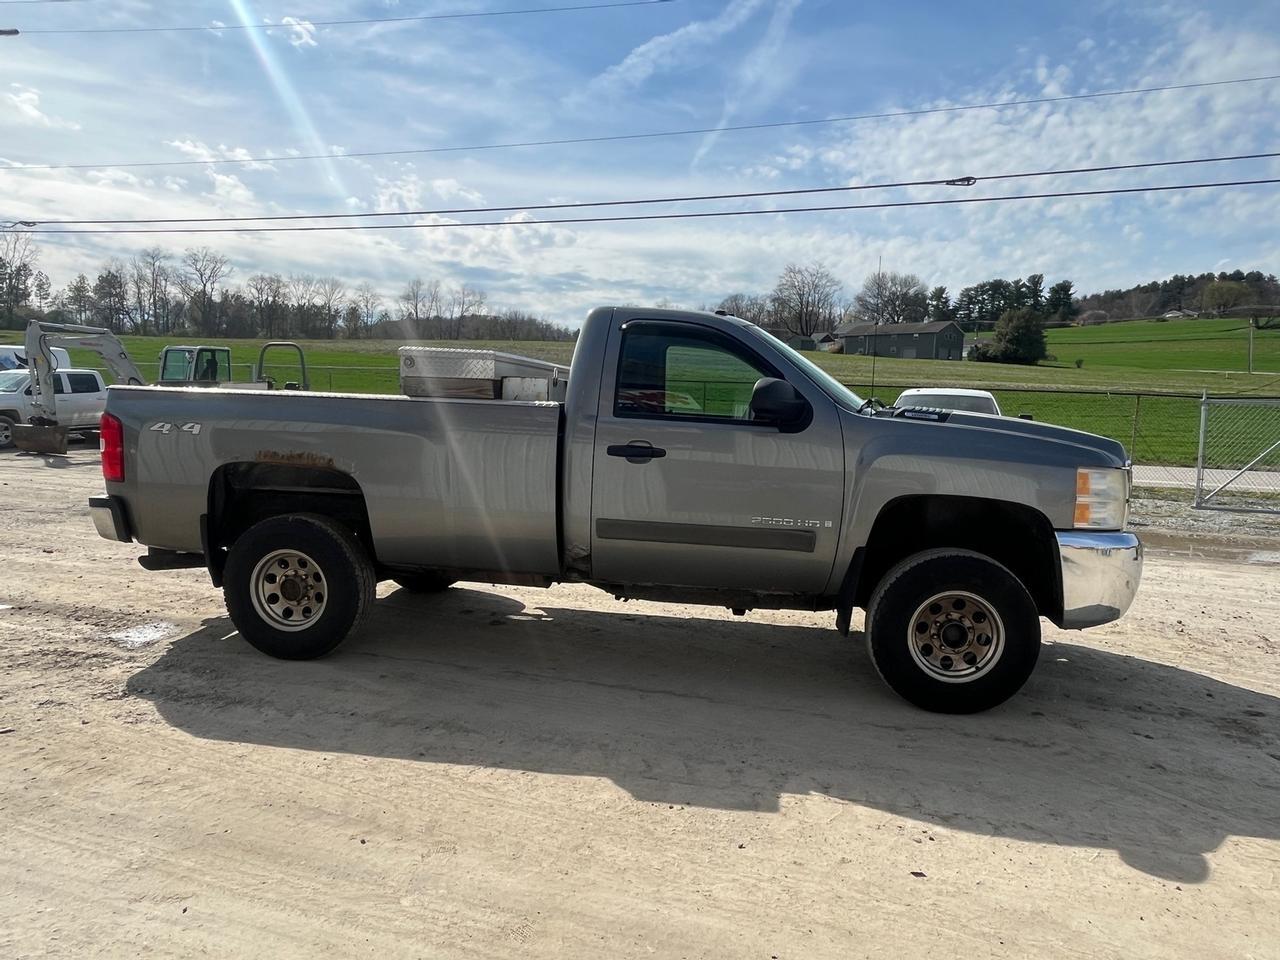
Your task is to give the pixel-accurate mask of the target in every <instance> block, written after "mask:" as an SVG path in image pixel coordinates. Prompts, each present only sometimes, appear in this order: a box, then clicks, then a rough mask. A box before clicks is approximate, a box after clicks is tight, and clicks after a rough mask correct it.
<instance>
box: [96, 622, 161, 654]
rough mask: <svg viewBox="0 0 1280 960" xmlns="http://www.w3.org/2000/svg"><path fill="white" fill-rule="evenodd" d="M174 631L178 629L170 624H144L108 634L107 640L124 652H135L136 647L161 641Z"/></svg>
mask: <svg viewBox="0 0 1280 960" xmlns="http://www.w3.org/2000/svg"><path fill="white" fill-rule="evenodd" d="M176 629H178V628H177V627H176V626H175V625H174V624H172V623H164V622H158V623H144V624H142V625H141V626H137V627H130V628H129V629H127V630H117V631H116V632H115V633H109V634H107V640H108V641H109V642H111V643H114V644H116V645H117V646H121V647H124V648H125V649H126V650H136V649H137V648H138V647H145V646H147V645H148V644H152V643H155V642H156V641H157V640H163V639H164V638H165V637H167V636H169V634H171V633H173V631H174V630H176Z"/></svg>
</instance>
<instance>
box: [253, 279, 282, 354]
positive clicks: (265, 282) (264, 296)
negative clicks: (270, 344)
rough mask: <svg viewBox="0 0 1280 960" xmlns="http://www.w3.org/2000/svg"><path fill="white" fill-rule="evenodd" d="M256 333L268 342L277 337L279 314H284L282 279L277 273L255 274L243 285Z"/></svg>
mask: <svg viewBox="0 0 1280 960" xmlns="http://www.w3.org/2000/svg"><path fill="white" fill-rule="evenodd" d="M244 286H245V290H246V291H247V292H248V294H249V299H250V300H251V301H253V312H254V315H255V319H256V320H257V325H258V332H259V333H261V334H262V335H263V336H265V337H266V338H267V339H268V340H270V339H272V338H273V337H276V336H279V335H280V333H279V330H278V328H279V326H280V320H281V319H282V318H281V314H282V313H283V312H284V294H285V283H284V278H283V277H282V276H280V274H278V273H255V274H254V275H253V276H252V277H250V278H249V279H248V281H247V282H246V283H245V285H244Z"/></svg>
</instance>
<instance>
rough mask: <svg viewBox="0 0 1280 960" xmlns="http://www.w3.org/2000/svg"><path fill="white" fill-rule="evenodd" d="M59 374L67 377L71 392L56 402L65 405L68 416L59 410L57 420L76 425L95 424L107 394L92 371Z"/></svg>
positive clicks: (103, 406)
mask: <svg viewBox="0 0 1280 960" xmlns="http://www.w3.org/2000/svg"><path fill="white" fill-rule="evenodd" d="M61 376H64V377H66V378H67V385H68V386H69V387H70V388H71V392H70V393H68V394H66V395H65V396H64V397H63V398H62V399H61V400H59V401H58V403H59V404H65V405H66V407H67V409H68V410H69V412H70V416H69V417H63V416H62V412H61V410H59V412H58V420H59V421H60V422H62V423H67V424H69V425H71V426H76V427H85V426H90V425H92V426H97V424H98V420H99V418H100V417H101V416H102V411H103V410H104V409H105V408H106V405H107V395H106V391H105V390H104V389H103V388H102V383H101V381H100V380H98V378H97V377H96V376H95V375H94V374H92V373H65V374H61Z"/></svg>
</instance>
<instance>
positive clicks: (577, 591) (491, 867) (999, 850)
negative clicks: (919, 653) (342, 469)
mask: <svg viewBox="0 0 1280 960" xmlns="http://www.w3.org/2000/svg"><path fill="white" fill-rule="evenodd" d="M98 488H99V478H98V466H97V462H96V456H95V455H92V454H88V453H73V454H72V455H71V456H70V457H68V458H65V459H60V458H48V459H42V458H38V457H27V456H19V455H16V454H12V453H0V502H2V503H3V504H4V517H5V523H4V524H3V525H0V556H3V557H4V558H5V563H4V572H3V579H2V580H0V640H3V642H2V643H0V821H2V822H3V823H4V856H3V858H0V956H4V957H6V958H21V957H45V956H50V957H84V956H94V957H103V956H119V957H139V956H148V957H150V956H196V955H210V956H223V957H227V956H234V957H240V956H271V957H273V958H292V957H306V958H315V957H329V956H332V957H351V956H374V957H378V958H379V960H390V958H400V957H432V958H454V957H457V958H472V957H474V958H485V960H491V958H501V957H521V958H527V957H533V958H541V957H545V958H599V957H609V958H617V957H664V958H665V957H672V958H679V957H731V958H742V957H746V958H753V957H754V958H761V960H770V958H773V957H777V958H780V960H788V958H815V957H819V958H821V957H839V958H842V960H843V958H857V957H876V958H883V957H890V956H892V957H916V956H951V955H956V956H970V957H1009V958H1024V957H1033V956H1034V957H1049V958H1078V957H1124V958H1126V960H1132V958H1161V960H1169V958H1196V960H1201V958H1205V957H1233V958H1249V957H1252V958H1263V957H1271V958H1274V957H1277V956H1280V909H1277V907H1280V894H1278V893H1277V884H1276V878H1277V877H1278V876H1280V808H1278V807H1277V804H1276V797H1277V796H1280V699H1278V697H1280V669H1277V668H1278V667H1280V627H1278V626H1277V624H1280V591H1277V590H1275V589H1274V586H1275V583H1276V580H1277V577H1276V572H1277V571H1276V568H1275V567H1263V566H1246V565H1242V564H1238V563H1228V562H1218V561H1211V560H1195V561H1191V560H1186V559H1176V558H1173V557H1170V556H1152V557H1151V558H1150V559H1149V562H1148V568H1147V577H1146V582H1145V583H1144V586H1143V589H1142V593H1141V595H1140V596H1139V599H1138V602H1137V605H1136V607H1135V609H1134V610H1133V611H1132V612H1131V614H1130V615H1129V616H1128V617H1127V618H1126V619H1125V620H1123V621H1122V622H1120V623H1118V624H1114V625H1110V626H1108V627H1105V628H1102V629H1099V630H1097V631H1093V632H1090V633H1087V634H1067V633H1063V632H1060V631H1057V630H1055V629H1053V628H1052V627H1046V641H1047V642H1046V645H1045V647H1044V649H1043V653H1042V657H1041V664H1040V667H1039V669H1038V671H1037V673H1036V675H1035V676H1034V677H1033V678H1032V680H1031V682H1030V683H1029V685H1028V687H1027V688H1026V689H1025V690H1024V691H1023V692H1022V693H1021V694H1020V695H1019V696H1018V697H1016V698H1015V699H1014V700H1013V701H1011V702H1010V703H1008V704H1007V705H1005V706H1004V707H1002V708H1000V709H998V710H995V711H992V712H990V713H988V714H985V715H981V716H976V717H944V716H934V715H930V714H925V713H921V712H919V711H916V710H914V709H912V708H911V707H909V706H907V705H905V704H904V703H902V702H900V701H898V700H897V699H895V698H894V697H893V696H892V695H891V694H890V693H888V692H887V691H886V690H885V689H884V687H883V686H882V685H881V684H880V682H879V681H878V680H877V679H876V677H875V675H874V670H873V669H872V667H871V666H870V664H869V663H868V661H867V659H866V657H865V654H864V652H863V650H862V646H861V644H860V643H859V642H856V641H855V642H848V641H844V640H841V639H840V638H839V637H838V636H837V635H836V634H835V633H834V631H832V630H831V629H830V615H829V614H805V613H760V614H753V615H751V616H749V617H747V618H733V617H732V616H731V615H730V614H728V612H722V611H717V610H709V609H701V608H694V607H676V606H668V605H662V604H649V603H631V604H626V605H622V604H618V603H615V602H614V601H613V600H612V599H611V598H610V597H608V596H606V595H604V594H602V593H599V592H596V591H593V590H591V589H589V588H587V587H561V588H555V589H552V590H549V591H539V590H534V589H523V588H519V589H518V588H506V587H503V588H495V587H492V586H489V585H484V584H468V585H465V586H464V587H462V588H455V589H453V590H450V591H449V592H448V593H447V594H445V595H444V596H442V597H437V598H434V599H428V598H423V597H413V596H409V595H407V594H404V593H402V592H399V591H397V590H395V589H393V588H392V586H391V585H388V584H384V585H383V586H382V588H381V589H380V590H379V598H380V599H379V601H378V603H377V609H376V611H375V612H374V614H373V616H372V618H371V621H370V623H369V625H368V627H367V629H366V630H365V631H364V632H363V634H362V635H361V636H360V637H358V638H356V639H354V640H353V641H351V642H349V643H348V644H346V645H345V646H344V647H343V648H341V649H340V650H339V651H338V652H337V653H336V654H335V655H334V656H332V657H330V658H328V659H326V660H322V661H318V662H314V663H282V662H277V661H272V660H269V659H267V658H265V657H263V656H261V655H259V654H257V653H256V652H255V651H253V650H252V649H251V648H249V647H248V645H247V644H245V643H243V642H242V641H241V640H240V638H239V637H238V636H236V635H235V634H234V631H233V628H232V627H231V625H230V623H229V621H228V620H227V619H226V616H225V613H224V611H223V609H222V605H221V602H220V598H219V596H218V594H217V592H215V591H214V590H212V589H211V588H210V587H209V585H208V581H207V578H205V577H204V575H203V574H202V573H201V572H200V571H180V572H175V573H168V574H147V573H144V572H143V571H142V570H141V569H140V568H139V567H138V566H137V565H136V564H135V563H134V558H135V556H136V555H137V553H138V552H139V551H138V548H137V547H134V546H129V545H124V544H114V543H108V542H106V541H103V540H100V539H98V538H97V537H96V536H93V535H92V534H91V533H90V532H89V523H88V520H87V517H86V512H85V509H84V506H83V504H84V499H85V497H86V496H88V495H89V494H90V493H92V492H95V491H97V490H98Z"/></svg>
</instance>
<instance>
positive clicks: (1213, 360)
mask: <svg viewBox="0 0 1280 960" xmlns="http://www.w3.org/2000/svg"><path fill="white" fill-rule="evenodd" d="M1247 336H1248V330H1247V325H1246V324H1245V322H1243V321H1241V320H1238V319H1230V318H1228V319H1221V320H1170V321H1168V322H1153V321H1149V320H1136V321H1130V322H1126V323H1113V324H1104V325H1100V326H1095V327H1074V328H1070V329H1063V330H1051V331H1049V332H1048V341H1049V350H1050V352H1051V353H1052V354H1054V355H1055V356H1056V357H1057V360H1056V361H1055V362H1049V363H1044V364H1040V365H1038V366H1034V367H1020V366H1011V365H1006V364H990V363H971V362H969V361H949V362H948V361H935V360H896V359H889V358H883V357H881V358H878V359H876V360H875V362H874V363H875V382H876V389H875V394H876V396H878V397H880V398H881V399H883V400H886V401H892V400H893V399H895V398H896V397H897V395H898V393H899V391H900V390H902V389H905V388H906V387H915V386H958V387H980V388H985V389H990V390H992V391H993V392H994V393H995V394H996V396H997V397H998V398H999V400H1000V403H1001V406H1002V407H1003V408H1004V410H1005V412H1006V413H1009V414H1013V415H1017V414H1020V413H1030V414H1031V415H1032V416H1034V417H1035V419H1036V420H1040V421H1044V422H1048V423H1058V424H1062V425H1063V426H1069V427H1075V428H1077V429H1081V430H1088V431H1090V432H1093V433H1100V434H1103V435H1104V436H1109V437H1113V438H1114V439H1117V440H1120V441H1121V442H1123V443H1124V444H1125V445H1126V446H1128V447H1129V448H1130V452H1131V453H1132V454H1133V455H1134V459H1135V460H1136V461H1138V462H1143V463H1169V464H1188V463H1192V462H1194V459H1195V449H1196V442H1197V426H1198V422H1199V419H1198V418H1199V405H1198V403H1197V401H1196V400H1194V399H1191V398H1185V397H1171V396H1160V397H1152V396H1144V397H1142V398H1136V397H1133V396H1124V395H1120V394H1128V393H1135V392H1141V393H1147V394H1196V395H1198V394H1199V393H1200V392H1201V391H1208V392H1209V394H1210V395H1219V396H1225V395H1234V394H1252V395H1267V396H1275V395H1277V394H1280V330H1259V331H1257V332H1256V333H1255V341H1254V369H1255V371H1257V372H1255V373H1254V374H1249V373H1246V372H1245V371H1244V366H1245V362H1246V352H1245V351H1246V348H1247ZM121 339H122V341H123V342H124V344H125V347H126V349H127V350H128V351H129V354H130V356H131V357H133V359H134V362H135V363H137V365H138V366H139V368H140V369H141V370H142V372H143V373H144V374H145V375H147V376H148V377H154V376H155V375H156V372H157V367H158V364H157V361H158V358H159V354H160V350H161V348H162V347H164V346H165V345H166V344H176V343H188V344H194V343H209V344H225V345H227V346H229V347H230V348H231V352H232V362H233V364H235V365H236V370H235V379H236V380H247V379H249V377H250V370H251V366H252V364H253V363H254V362H256V360H257V356H258V349H259V347H260V346H261V345H262V343H263V342H264V341H262V340H203V339H199V338H192V337H185V338H159V337H135V336H126V337H122V338H121ZM20 342H21V333H20V332H18V331H0V343H3V344H16V343H20ZM301 344H302V347H303V349H304V350H305V351H306V355H307V364H308V367H309V370H310V374H311V386H312V389H315V390H335V391H342V392H352V393H396V392H398V391H399V371H398V365H397V360H396V348H397V347H399V346H401V345H402V342H400V341H390V340H314V341H301ZM428 345H431V346H457V347H466V348H471V349H496V350H503V351H506V352H509V353H518V354H524V355H527V356H532V357H538V358H540V359H545V360H551V361H554V362H556V363H562V364H568V363H569V360H570V358H571V357H572V354H573V347H574V344H572V343H563V342H541V341H534V342H489V341H476V340H468V341H460V342H447V341H432V342H431V343H430V344H428ZM275 356H276V357H277V358H282V357H283V356H285V355H284V354H283V353H281V354H276V355H275ZM809 356H811V357H812V358H813V359H814V360H815V361H816V362H817V363H819V364H820V365H821V366H822V367H824V368H825V369H827V370H828V371H830V372H831V373H832V374H833V375H834V376H835V377H836V378H837V379H839V380H840V381H841V382H843V383H847V384H850V385H853V387H854V390H855V391H856V392H857V393H859V394H860V395H861V396H864V397H865V396H869V395H870V392H871V391H870V386H869V385H870V383H871V379H872V363H873V361H872V358H870V357H855V356H842V355H839V354H829V353H822V352H819V353H813V354H809ZM1077 358H1080V359H1083V360H1084V364H1083V366H1082V367H1080V368H1077V367H1076V366H1075V362H1074V361H1075V360H1076V359H1077ZM72 361H73V362H74V363H75V364H77V365H85V366H93V367H98V368H99V369H101V367H102V365H101V362H100V361H98V359H97V357H95V356H94V355H93V354H90V353H87V352H84V351H72ZM267 372H268V373H269V374H271V375H272V376H274V377H275V378H276V379H277V380H280V381H283V380H297V379H298V378H299V372H298V369H297V367H296V365H295V366H289V365H284V364H281V365H278V366H272V367H270V368H269V369H268V371H267ZM682 376H688V375H687V374H682ZM680 389H681V390H683V391H685V392H687V393H688V394H689V395H690V396H691V397H694V398H699V397H703V396H705V399H706V400H707V401H710V400H712V399H713V397H712V395H716V396H717V397H718V395H719V394H720V393H723V392H724V389H725V388H716V387H715V386H701V385H699V384H698V383H695V382H693V380H692V378H691V379H690V381H689V382H687V383H684V382H682V384H681V385H680ZM708 390H709V391H710V394H707V391H708ZM739 392H740V391H738V390H737V389H736V388H734V389H733V390H730V393H732V397H731V396H729V394H726V395H725V396H724V397H723V398H722V400H723V404H722V405H725V404H727V405H732V404H734V403H738V402H739V401H740V399H741V398H740V397H738V393H739ZM699 402H701V401H699ZM717 402H720V400H717Z"/></svg>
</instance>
